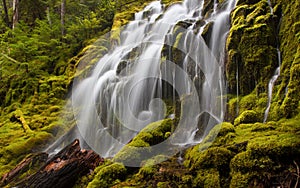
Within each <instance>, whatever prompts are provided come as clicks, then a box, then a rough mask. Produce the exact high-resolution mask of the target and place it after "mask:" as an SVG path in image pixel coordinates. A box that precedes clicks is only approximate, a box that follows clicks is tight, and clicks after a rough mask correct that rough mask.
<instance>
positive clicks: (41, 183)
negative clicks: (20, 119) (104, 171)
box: [2, 139, 103, 188]
mask: <svg viewBox="0 0 300 188" xmlns="http://www.w3.org/2000/svg"><path fill="white" fill-rule="evenodd" d="M26 161H27V162H26ZM28 161H32V159H25V160H23V161H22V162H21V163H20V164H18V165H17V167H16V168H15V169H13V170H12V171H10V172H9V173H7V174H6V175H4V176H3V178H2V183H3V184H4V185H6V184H9V185H13V186H16V187H22V188H23V187H30V188H48V187H49V188H52V187H55V188H60V187H61V188H68V187H73V186H74V184H75V183H76V181H77V179H78V178H79V177H81V176H83V175H86V174H88V173H90V172H91V171H92V170H94V168H95V167H97V166H98V165H99V164H100V163H101V162H103V158H101V157H100V156H99V155H98V154H96V153H95V152H94V151H92V150H85V149H81V148H80V145H79V140H77V139H76V140H75V141H73V142H72V143H71V144H70V145H68V146H67V147H65V148H64V149H62V150H61V151H60V152H59V153H57V154H56V155H54V156H53V157H50V158H49V159H48V160H47V161H46V162H44V164H43V165H42V166H41V167H40V168H39V170H37V171H36V173H34V174H32V175H31V176H29V177H27V178H25V179H24V180H22V181H21V182H19V183H15V182H11V180H12V179H13V178H15V177H16V175H18V174H20V172H21V171H22V172H23V171H24V166H26V165H24V164H27V163H30V162H28ZM22 169H23V170H22ZM26 169H28V167H26Z"/></svg>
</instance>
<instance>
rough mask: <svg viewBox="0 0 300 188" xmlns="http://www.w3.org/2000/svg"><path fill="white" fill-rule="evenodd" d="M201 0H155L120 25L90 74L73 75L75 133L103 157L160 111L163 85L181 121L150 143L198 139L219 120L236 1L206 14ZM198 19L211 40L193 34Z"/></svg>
mask: <svg viewBox="0 0 300 188" xmlns="http://www.w3.org/2000/svg"><path fill="white" fill-rule="evenodd" d="M203 1H204V0H185V1H184V2H182V3H177V4H173V5H171V6H170V7H169V8H168V9H166V10H165V9H164V6H163V5H162V4H161V2H160V1H154V2H152V3H150V4H149V5H148V6H146V7H145V8H144V10H143V11H141V12H139V13H136V14H135V19H134V20H133V21H131V22H130V23H129V24H128V25H126V26H125V27H124V28H122V31H121V34H120V44H119V45H118V46H114V48H113V49H112V50H110V51H109V52H108V53H107V54H106V55H104V57H102V58H101V59H100V60H99V62H98V63H97V64H96V65H95V67H94V69H93V70H92V72H91V73H90V74H87V75H88V76H86V77H85V78H77V79H75V80H74V85H73V91H72V103H73V108H74V114H75V118H76V120H77V126H78V128H79V132H80V134H81V135H82V137H83V138H84V139H85V141H86V143H87V144H88V145H89V146H90V147H91V148H92V149H93V150H95V151H96V152H98V153H99V154H100V155H101V156H103V157H113V156H114V155H115V154H116V153H117V152H118V151H119V150H120V149H121V148H122V147H124V145H126V144H127V143H128V142H129V141H130V140H132V138H133V137H134V136H135V135H136V134H138V133H139V132H140V131H141V130H142V129H143V128H144V127H146V126H147V125H148V124H149V123H151V122H155V121H159V120H162V119H164V118H166V105H165V103H164V101H163V98H164V97H165V96H166V95H167V94H166V93H168V92H170V93H171V96H170V97H172V100H173V102H175V100H180V102H181V115H180V117H178V118H179V123H178V125H177V126H176V129H175V131H174V132H173V133H172V136H171V137H169V138H168V139H167V140H166V141H165V142H163V143H161V144H157V145H155V146H151V150H153V151H154V150H157V151H160V150H162V148H168V150H166V151H167V152H169V151H171V150H172V148H173V149H174V148H176V147H178V146H179V145H180V146H182V145H190V144H197V143H199V142H201V141H202V139H203V137H205V136H206V135H207V134H208V133H209V131H210V130H211V129H212V128H213V127H214V126H215V125H216V124H217V123H220V122H222V121H223V117H224V111H225V105H224V103H225V100H224V97H223V96H224V94H225V81H224V74H223V73H224V65H223V64H224V50H225V41H226V36H227V34H228V31H229V27H230V24H229V14H230V12H231V10H232V9H233V8H234V6H235V0H227V1H226V0H225V1H224V2H223V4H222V5H221V6H220V7H223V8H220V9H219V10H218V9H217V8H216V7H218V6H217V5H216V3H215V9H216V10H214V12H213V13H211V14H210V15H208V16H206V17H205V18H204V17H203V13H202V11H203V10H202V8H203V4H204V2H203ZM200 21H203V22H204V23H208V22H213V26H212V34H211V38H210V40H209V41H210V42H209V43H207V41H204V39H203V38H202V37H201V33H197V32H202V31H203V28H204V27H205V26H206V24H204V25H202V26H200V29H199V26H197V24H196V23H197V22H200ZM182 24H183V25H185V27H182V26H181V25H182ZM197 27H198V28H197ZM174 48H175V49H176V50H177V51H178V52H176V53H175V52H174ZM166 49H167V50H166ZM178 54H181V56H182V58H179V57H177V56H178ZM166 83H168V84H169V85H171V86H172V89H171V90H172V91H169V89H166V88H165V87H166V85H167V84H166ZM171 117H172V118H174V114H172V115H171ZM168 154H169V153H168Z"/></svg>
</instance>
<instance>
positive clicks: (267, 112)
mask: <svg viewBox="0 0 300 188" xmlns="http://www.w3.org/2000/svg"><path fill="white" fill-rule="evenodd" d="M268 4H269V6H270V13H271V14H273V7H272V4H271V1H270V0H268ZM277 30H279V25H278V27H277ZM276 50H277V61H278V67H277V68H276V70H275V72H274V75H273V76H272V78H271V79H270V81H269V84H268V102H267V108H266V110H265V114H264V120H263V123H265V122H266V121H267V119H268V115H269V111H270V107H271V103H272V93H273V87H274V84H275V82H276V80H277V78H278V77H279V76H280V67H281V52H280V49H279V44H277V48H276Z"/></svg>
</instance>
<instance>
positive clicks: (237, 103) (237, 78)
mask: <svg viewBox="0 0 300 188" xmlns="http://www.w3.org/2000/svg"><path fill="white" fill-rule="evenodd" d="M235 79H236V117H237V116H238V115H239V110H240V109H239V88H240V86H239V79H240V78H239V66H238V64H237V65H236V76H235Z"/></svg>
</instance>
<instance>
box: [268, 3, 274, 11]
mask: <svg viewBox="0 0 300 188" xmlns="http://www.w3.org/2000/svg"><path fill="white" fill-rule="evenodd" d="M268 5H269V7H270V12H271V14H273V7H272V4H271V1H270V0H268Z"/></svg>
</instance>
